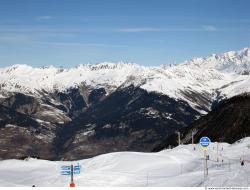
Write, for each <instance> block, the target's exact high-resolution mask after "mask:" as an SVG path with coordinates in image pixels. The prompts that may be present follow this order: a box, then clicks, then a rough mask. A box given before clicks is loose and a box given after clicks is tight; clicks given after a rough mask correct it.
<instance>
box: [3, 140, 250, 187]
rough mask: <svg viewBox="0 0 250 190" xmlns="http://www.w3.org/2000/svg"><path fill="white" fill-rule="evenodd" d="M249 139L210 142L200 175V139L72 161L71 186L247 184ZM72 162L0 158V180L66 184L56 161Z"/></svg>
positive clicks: (19, 183) (6, 183) (67, 178)
mask: <svg viewBox="0 0 250 190" xmlns="http://www.w3.org/2000/svg"><path fill="white" fill-rule="evenodd" d="M249 145H250V138H244V139H242V140H240V141H238V142H237V143H234V144H232V145H231V144H227V143H216V142H213V143H211V144H210V145H209V148H208V151H207V154H208V155H209V160H208V161H207V162H208V176H206V178H205V179H204V152H203V151H202V150H201V147H200V145H199V144H189V145H181V146H178V147H176V148H174V149H165V150H163V151H161V152H158V153H139V152H116V153H109V154H104V155H100V156H97V157H93V158H90V159H84V160H79V161H75V162H74V164H75V165H77V164H79V165H80V166H81V173H80V174H78V175H74V182H75V184H76V187H83V186H95V187H96V186H102V187H103V186H105V187H107V186H118V187H119V186H120V187H121V186H122V187H124V186H125V187H127V186H129V187H131V186H132V187H135V186H136V187H147V186H149V187H175V186H177V187H180V186H181V187H204V186H206V187H207V186H208V187H209V186H212V187H235V188H239V187H243V186H244V187H248V186H249V185H250V181H249V176H250V167H249V162H248V161H249V160H250V152H249V150H250V149H249ZM194 147H195V148H196V150H194ZM217 147H218V154H217ZM217 158H218V160H219V162H217ZM242 159H244V160H245V165H244V166H241V163H240V160H242ZM71 163H72V162H69V161H57V162H55V161H47V160H38V159H26V160H14V159H11V160H4V161H0V170H1V172H0V179H1V180H0V186H9V187H12V186H26V187H31V186H33V185H35V186H36V187H46V186H50V187H51V186H55V187H68V186H69V183H70V176H67V175H60V172H61V166H64V165H69V164H71Z"/></svg>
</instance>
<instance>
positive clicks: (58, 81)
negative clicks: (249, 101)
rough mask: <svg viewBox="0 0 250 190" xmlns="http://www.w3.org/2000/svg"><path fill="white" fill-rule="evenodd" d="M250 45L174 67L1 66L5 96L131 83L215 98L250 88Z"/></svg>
mask: <svg viewBox="0 0 250 190" xmlns="http://www.w3.org/2000/svg"><path fill="white" fill-rule="evenodd" d="M249 72H250V48H244V49H242V50H240V51H230V52H227V53H223V54H217V55H216V54H213V55H211V56H208V57H205V58H195V59H192V60H189V61H185V62H184V63H181V64H178V65H174V66H168V67H165V66H160V67H145V66H139V65H137V64H133V63H123V62H119V63H106V62H105V63H100V64H82V65H79V66H77V67H76V68H71V69H62V68H55V67H53V66H49V67H43V68H32V67H30V66H28V65H14V66H11V67H7V68H1V69H0V91H1V96H6V93H4V92H3V91H5V92H6V91H7V92H22V93H25V94H33V95H36V96H37V95H38V96H39V95H40V91H42V90H44V91H46V92H53V91H55V90H58V91H65V90H67V89H69V88H72V87H78V86H80V85H81V84H85V85H87V86H89V87H91V88H93V89H96V88H100V87H104V88H105V89H106V90H107V92H110V91H113V90H115V89H117V88H118V87H126V86H128V85H131V84H133V85H135V86H140V87H141V88H143V89H146V90H147V91H155V92H158V93H163V94H165V95H168V96H169V97H171V98H174V99H180V100H185V101H187V102H188V103H189V104H190V105H191V106H193V107H195V104H196V103H194V101H192V100H191V99H190V98H188V97H187V95H185V93H183V92H192V93H198V94H202V95H204V96H206V98H208V99H211V100H214V99H216V98H217V96H218V95H220V96H222V97H223V96H225V97H232V96H234V95H236V94H239V93H243V92H249V91H250V85H248V84H249V80H250V75H249Z"/></svg>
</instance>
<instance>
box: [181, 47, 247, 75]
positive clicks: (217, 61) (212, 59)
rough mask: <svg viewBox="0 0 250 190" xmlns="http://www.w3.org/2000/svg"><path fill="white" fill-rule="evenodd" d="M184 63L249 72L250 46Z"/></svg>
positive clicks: (205, 67)
mask: <svg viewBox="0 0 250 190" xmlns="http://www.w3.org/2000/svg"><path fill="white" fill-rule="evenodd" d="M182 65H189V66H196V67H202V68H204V69H216V70H219V71H222V72H233V73H238V74H247V73H248V72H249V71H250V47H246V48H243V49H241V50H239V51H229V52H226V53H221V54H212V55H210V56H207V57H204V58H203V57H199V58H193V59H191V60H188V61H185V62H184V63H182Z"/></svg>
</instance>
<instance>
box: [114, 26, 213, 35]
mask: <svg viewBox="0 0 250 190" xmlns="http://www.w3.org/2000/svg"><path fill="white" fill-rule="evenodd" d="M116 31H117V32H131V33H133V32H199V31H201V32H202V31H206V32H212V31H213V32H214V31H217V28H216V27H215V26H212V25H206V26H202V27H193V28H192V27H190V28H189V27H185V28H151V27H145V28H143V27H142V28H120V29H117V30H116Z"/></svg>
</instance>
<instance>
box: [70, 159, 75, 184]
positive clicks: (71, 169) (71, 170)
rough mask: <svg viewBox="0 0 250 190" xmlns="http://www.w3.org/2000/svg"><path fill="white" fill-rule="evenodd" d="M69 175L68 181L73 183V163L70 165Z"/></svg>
mask: <svg viewBox="0 0 250 190" xmlns="http://www.w3.org/2000/svg"><path fill="white" fill-rule="evenodd" d="M70 175H71V180H70V183H71V184H73V183H74V166H73V164H71V165H70Z"/></svg>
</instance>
